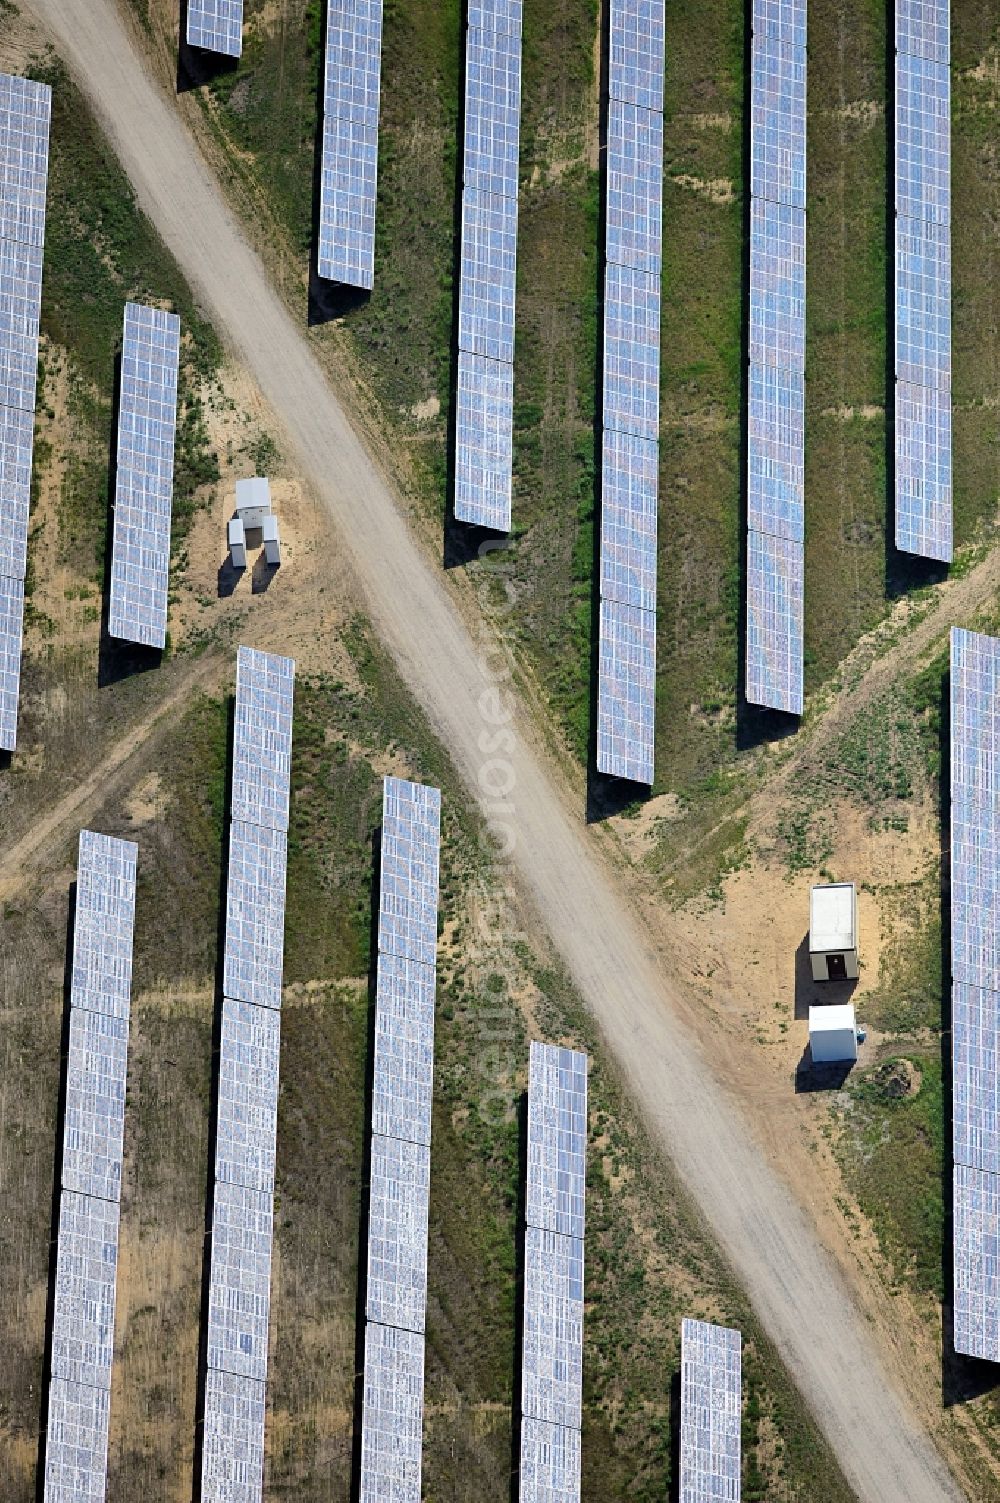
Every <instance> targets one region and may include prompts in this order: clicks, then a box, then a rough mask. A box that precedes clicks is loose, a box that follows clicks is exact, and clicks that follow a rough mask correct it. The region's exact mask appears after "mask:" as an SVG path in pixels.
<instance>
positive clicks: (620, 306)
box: [604, 263, 660, 439]
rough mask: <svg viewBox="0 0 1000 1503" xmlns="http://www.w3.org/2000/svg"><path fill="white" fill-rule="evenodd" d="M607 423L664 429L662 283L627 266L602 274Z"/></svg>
mask: <svg viewBox="0 0 1000 1503" xmlns="http://www.w3.org/2000/svg"><path fill="white" fill-rule="evenodd" d="M604 426H605V428H614V429H615V430H616V432H618V433H634V434H635V435H636V437H638V438H648V439H656V438H658V437H659V433H660V283H659V278H657V277H651V276H649V275H648V274H647V273H646V272H642V271H634V270H633V269H632V268H631V267H629V266H614V265H611V264H610V263H609V264H608V266H607V267H606V268H605V272H604Z"/></svg>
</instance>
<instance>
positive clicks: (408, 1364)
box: [361, 777, 441, 1503]
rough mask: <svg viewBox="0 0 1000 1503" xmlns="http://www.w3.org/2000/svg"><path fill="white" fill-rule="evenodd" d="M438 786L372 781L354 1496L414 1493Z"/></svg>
mask: <svg viewBox="0 0 1000 1503" xmlns="http://www.w3.org/2000/svg"><path fill="white" fill-rule="evenodd" d="M440 854H441V794H440V792H439V790H438V789H437V788H430V787H427V786H426V785H425V784H423V783H411V782H407V780H406V779H405V778H395V777H390V778H386V779H385V780H384V783H383V785H382V861H381V870H380V874H379V914H378V981H377V988H376V1003H375V1062H374V1071H373V1079H372V1137H371V1184H370V1196H369V1214H368V1278H367V1285H366V1288H367V1296H366V1306H365V1320H366V1325H365V1374H364V1405H363V1411H362V1420H361V1500H362V1503H384V1500H385V1499H391V1500H392V1503H420V1470H421V1467H420V1463H421V1449H422V1436H423V1422H424V1320H425V1314H426V1308H427V1218H428V1211H429V1200H430V1177H431V1105H432V1093H433V1085H434V992H435V986H436V967H437V916H438V871H439V865H440Z"/></svg>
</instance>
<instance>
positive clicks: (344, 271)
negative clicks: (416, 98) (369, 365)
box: [316, 0, 382, 291]
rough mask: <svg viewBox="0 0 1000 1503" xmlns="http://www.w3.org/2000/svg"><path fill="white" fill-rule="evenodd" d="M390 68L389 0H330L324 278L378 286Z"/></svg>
mask: <svg viewBox="0 0 1000 1503" xmlns="http://www.w3.org/2000/svg"><path fill="white" fill-rule="evenodd" d="M381 71H382V0H330V3H329V5H328V7H327V16H326V57H325V65H324V75H323V156H322V163H321V167H320V174H321V176H320V196H319V246H318V249H317V257H316V264H317V269H318V271H319V274H320V276H321V277H326V278H327V279H328V280H329V281H331V282H344V283H346V284H347V285H348V286H350V287H362V288H364V289H365V290H367V291H370V290H371V288H372V287H373V286H374V285H375V194H376V187H377V182H378V112H379V85H380V78H381Z"/></svg>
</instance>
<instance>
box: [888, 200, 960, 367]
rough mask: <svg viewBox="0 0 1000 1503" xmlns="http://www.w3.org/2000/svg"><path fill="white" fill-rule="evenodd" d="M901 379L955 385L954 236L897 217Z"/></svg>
mask: <svg viewBox="0 0 1000 1503" xmlns="http://www.w3.org/2000/svg"><path fill="white" fill-rule="evenodd" d="M896 379H897V381H909V382H913V383H914V384H915V385H918V386H944V387H950V385H951V235H950V231H949V229H948V226H947V225H940V224H932V223H930V222H929V221H927V220H923V219H904V218H903V217H902V216H900V217H898V218H897V219H896Z"/></svg>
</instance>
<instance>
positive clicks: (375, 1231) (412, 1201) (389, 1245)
mask: <svg viewBox="0 0 1000 1503" xmlns="http://www.w3.org/2000/svg"><path fill="white" fill-rule="evenodd" d="M371 1150H372V1156H371V1191H370V1195H369V1212H368V1283H367V1307H366V1313H367V1318H368V1320H369V1321H377V1322H378V1324H379V1325H383V1326H395V1327H397V1328H398V1329H399V1330H403V1331H423V1329H424V1317H425V1311H426V1307H427V1218H428V1208H429V1204H430V1187H431V1151H430V1148H429V1147H428V1146H427V1145H425V1144H423V1143H406V1142H402V1141H400V1139H398V1138H383V1137H379V1136H378V1134H374V1133H373V1135H372V1142H371Z"/></svg>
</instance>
